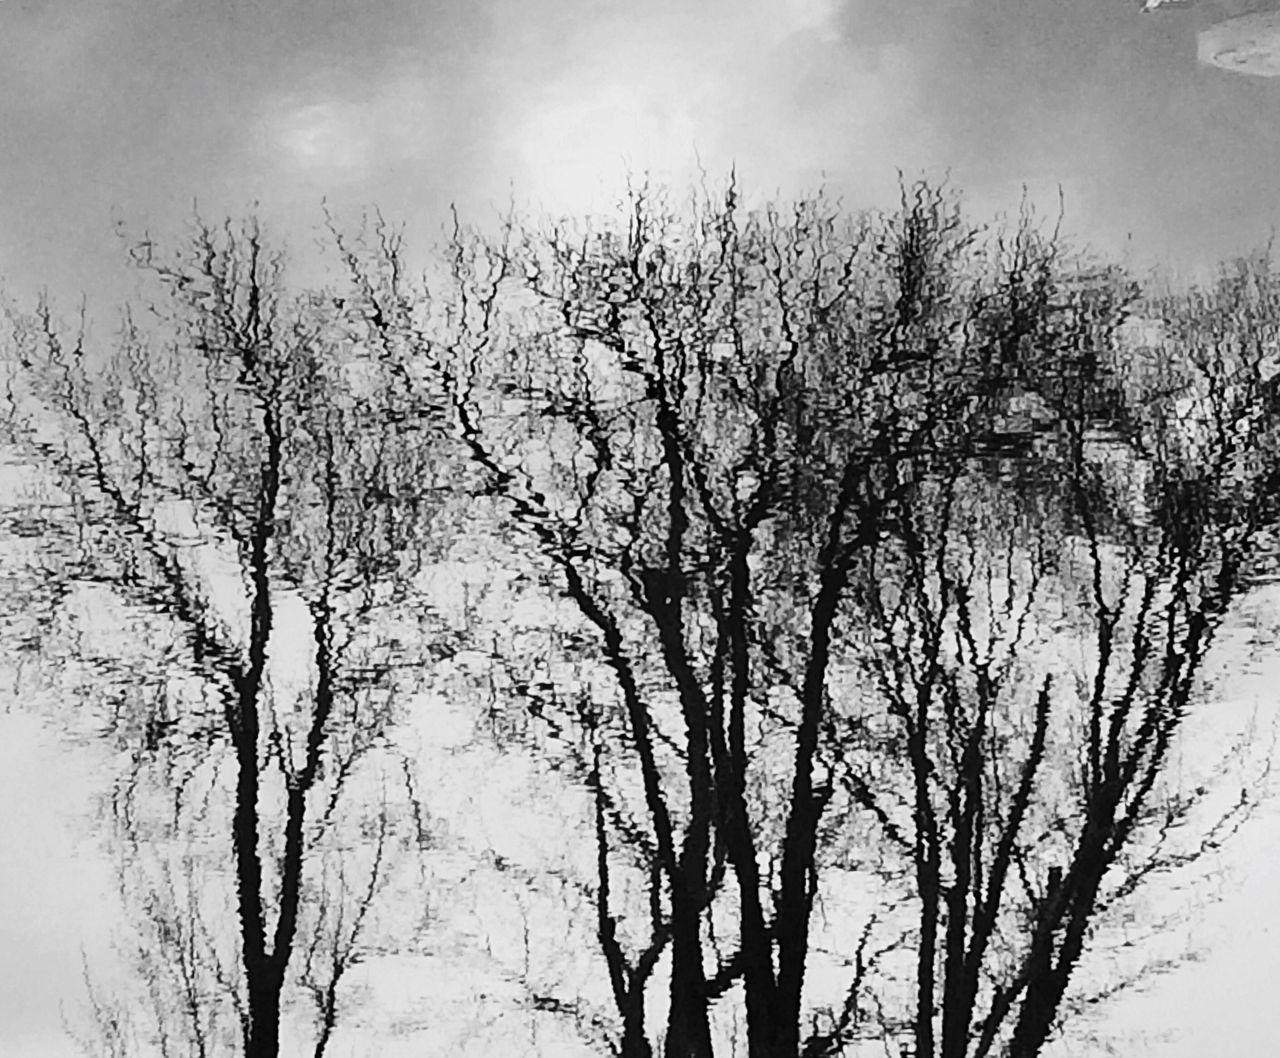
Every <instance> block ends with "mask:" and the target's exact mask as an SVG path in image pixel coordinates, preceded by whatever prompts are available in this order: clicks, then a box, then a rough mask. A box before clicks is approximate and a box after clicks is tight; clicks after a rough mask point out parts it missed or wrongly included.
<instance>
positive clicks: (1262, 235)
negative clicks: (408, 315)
mask: <svg viewBox="0 0 1280 1058" xmlns="http://www.w3.org/2000/svg"><path fill="white" fill-rule="evenodd" d="M1250 6H1257V5H1256V3H1252V2H1251V0H1227V2H1224V0H1215V2H1214V3H1211V4H1205V3H1195V2H1193V3H1186V4H1178V3H1165V4H1163V5H1162V6H1160V7H1159V9H1157V10H1155V11H1151V12H1143V10H1142V5H1141V4H1140V3H1138V2H1137V0H1071V2H1064V0H945V2H943V0H895V2H894V3H886V2H884V0H706V2H700V3H698V4H688V3H683V2H680V0H641V2H634V0H631V2H626V3H623V2H620V0H481V2H476V0H418V2H413V0H362V2H361V3H359V4H356V3H352V2H347V0H272V2H271V3H256V2H251V0H220V2H219V3H216V4H214V3H196V2H191V0H187V2H182V0H4V2H3V3H0V144H2V145H3V150H0V276H3V277H4V280H5V283H6V285H7V287H8V289H9V290H10V291H11V292H13V293H15V294H27V293H29V292H30V291H33V290H35V289H37V288H39V287H41V286H43V285H48V286H49V287H50V288H51V289H52V290H53V291H54V292H55V293H58V294H60V295H61V296H63V297H67V298H72V299H74V298H75V297H76V296H77V295H78V294H79V293H80V292H82V291H87V292H89V293H90V294H91V295H100V296H104V297H110V296H113V295H114V294H115V292H116V291H117V289H118V287H116V286H115V285H114V284H115V283H116V282H118V280H119V276H120V275H121V269H120V261H121V259H122V254H121V248H120V246H119V245H118V242H117V241H116V239H115V237H114V234H113V232H114V225H115V223H116V222H118V221H122V222H124V224H125V226H126V228H127V230H129V231H132V232H138V231H139V230H141V229H142V228H143V227H147V226H149V227H151V229H152V230H153V232H159V233H166V232H176V231H179V230H180V225H181V223H182V222H183V220H184V219H186V218H188V217H189V216H190V215H191V211H192V208H193V204H194V205H195V206H198V207H199V209H200V210H201V211H202V212H204V213H205V214H207V215H213V216H218V215H222V214H225V213H228V212H230V213H236V214H239V213H244V212H245V211H247V210H249V209H251V208H254V204H255V203H257V204H258V208H259V209H260V211H261V212H262V213H263V215H264V216H266V218H267V219H268V221H269V222H270V223H272V224H273V225H274V226H275V228H276V230H277V231H279V232H282V233H284V234H286V235H287V237H288V238H289V239H290V241H291V242H292V243H293V244H295V245H296V246H300V247H302V248H303V249H304V250H305V249H306V248H307V247H308V246H309V245H310V242H311V236H312V229H313V227H314V226H315V225H316V223H317V222H318V221H319V220H320V203H321V201H322V199H325V198H327V199H328V200H329V201H330V202H331V203H333V204H335V205H337V206H341V207H354V206H357V205H365V204H378V205H380V206H381V207H382V208H383V209H384V210H385V211H386V213H387V214H388V216H390V217H391V218H392V219H395V220H399V221H402V222H404V223H405V224H406V225H407V226H408V229H409V232H410V237H411V239H415V238H416V239H417V240H418V241H419V242H420V243H421V244H422V245H424V246H425V245H426V244H427V243H429V242H430V241H432V240H433V239H434V238H435V236H436V235H437V233H438V231H439V227H440V225H441V223H442V222H443V220H444V216H445V210H446V208H447V207H448V205H449V203H451V202H457V203H458V204H459V206H460V207H461V208H462V209H463V212H464V215H466V216H471V217H476V218H483V217H488V216H491V215H492V213H493V212H494V211H495V210H496V209H499V208H501V207H502V206H503V205H505V203H506V202H507V201H508V200H509V198H511V197H513V196H514V198H515V200H516V201H517V203H519V204H521V205H525V206H529V207H531V208H535V209H538V208H547V209H551V210H553V211H568V212H575V211H581V210H584V209H594V208H601V207H605V206H607V205H608V204H609V203H611V202H612V201H615V200H616V198H617V196H618V194H619V193H620V191H621V190H622V182H623V175H624V173H625V172H626V171H628V170H631V171H634V172H643V171H646V170H648V171H652V172H653V173H654V174H655V175H657V176H659V177H662V178H668V179H671V180H672V181H673V182H675V183H677V184H679V183H681V182H682V181H687V180H688V179H689V178H690V177H691V176H692V174H693V172H694V171H695V169H696V165H697V164H698V162H699V160H700V161H701V163H702V165H703V166H704V167H705V168H706V169H707V170H708V171H709V172H710V173H711V174H712V175H713V176H715V175H717V174H721V173H723V172H725V171H726V170H727V168H728V167H729V166H730V165H736V166H737V168H738V172H739V174H740V177H741V180H742V183H743V185H744V187H745V188H746V189H747V190H748V191H749V192H751V193H752V194H755V195H761V196H762V195H769V194H773V193H781V194H783V195H786V194H791V193H795V192H797V191H803V190H808V189H812V188H813V187H814V186H816V185H817V184H818V183H819V182H824V183H825V184H826V185H827V186H828V187H831V188H833V189H835V190H838V191H839V192H841V193H843V194H844V195H845V197H846V201H847V202H848V203H849V205H850V206H851V207H859V206H868V205H884V204H887V203H888V202H889V201H891V198H892V195H893V191H894V187H895V183H896V180H897V170H898V169H899V168H901V169H903V170H904V171H905V172H906V173H907V174H908V176H915V175H920V174H925V175H930V176H933V177H941V176H943V175H946V174H948V173H949V174H950V179H951V181H952V182H953V184H954V185H955V186H956V187H957V188H959V189H961V190H962V191H964V192H965V193H966V194H967V195H968V196H969V198H970V200H971V202H972V203H973V205H974V209H975V211H976V212H977V213H978V214H980V215H984V216H985V215H986V214H987V213H988V212H989V211H992V210H996V209H1008V208H1013V207H1016V205H1017V201H1018V197H1019V195H1020V193H1021V189H1022V187H1023V186H1026V187H1028V188H1029V189H1030V191H1031V193H1032V195H1033V196H1040V197H1042V198H1045V200H1046V201H1056V196H1057V191H1058V188H1061V190H1062V192H1063V195H1064V197H1065V201H1066V211H1067V216H1066V226H1067V228H1068V229H1069V230H1070V231H1072V232H1074V233H1076V234H1077V236H1078V237H1079V238H1080V239H1081V240H1082V241H1084V242H1087V243H1089V244H1090V245H1092V246H1095V247H1098V248H1099V249H1102V250H1105V251H1107V252H1114V253H1119V254H1123V255H1127V256H1128V257H1129V259H1131V260H1133V261H1135V262H1137V263H1139V264H1141V265H1142V266H1145V265H1146V264H1148V263H1150V262H1152V261H1158V262H1161V263H1163V264H1165V265H1168V266H1173V267H1177V268H1188V269H1189V268H1195V267H1202V266H1204V265H1206V264H1208V263H1210V262H1212V261H1214V260H1216V259H1217V258H1219V257H1221V256H1223V255H1226V254H1234V253H1239V252H1244V251H1247V250H1249V249H1252V248H1254V247H1256V246H1258V245H1259V244H1260V243H1262V242H1263V241H1265V239H1266V238H1267V236H1268V234H1269V232H1270V229H1271V228H1272V227H1273V226H1274V225H1275V224H1276V221H1277V218H1278V213H1280V207H1278V202H1280V199H1278V198H1277V195H1276V190H1277V182H1278V181H1280V131H1278V125H1277V113H1278V112H1280V111H1278V110H1277V107H1280V80H1273V79H1265V78H1253V77H1246V76H1241V75H1238V74H1231V73H1228V72H1225V71H1222V70H1219V69H1216V68H1213V67H1209V66H1204V65H1200V64H1198V63H1197V61H1196V33H1197V32H1198V31H1199V30H1201V29H1203V28H1204V27H1205V26H1207V25H1208V24H1210V23H1211V22H1213V21H1214V20H1216V19H1219V18H1221V17H1222V16H1223V15H1224V14H1232V13H1236V12H1237V11H1239V10H1244V9H1247V8H1248V7H1250Z"/></svg>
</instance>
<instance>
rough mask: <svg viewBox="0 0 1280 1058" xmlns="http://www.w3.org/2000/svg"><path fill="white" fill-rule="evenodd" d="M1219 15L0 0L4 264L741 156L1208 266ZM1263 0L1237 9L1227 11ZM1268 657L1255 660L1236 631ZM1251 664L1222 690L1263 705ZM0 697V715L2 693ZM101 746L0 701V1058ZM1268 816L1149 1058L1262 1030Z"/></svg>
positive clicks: (1255, 191)
mask: <svg viewBox="0 0 1280 1058" xmlns="http://www.w3.org/2000/svg"><path fill="white" fill-rule="evenodd" d="M1247 6H1249V5H1246V4H1242V3H1240V2H1235V3H1221V2H1219V3H1211V4H1204V3H1190V4H1166V5H1162V6H1161V7H1160V9H1159V10H1156V11H1152V12H1150V13H1143V12H1142V11H1141V4H1140V3H1138V2H1126V0H893V2H888V0H703V2H699V3H696V4H691V3H687V2H684V0H628V2H621V0H361V2H360V3H358V4H357V3H354V2H352V0H269V2H267V0H263V2H253V0H218V2H216V3H214V2H207V0H206V2H195V0H188V2H182V0H7V2H3V3H0V145H2V146H3V149H0V277H2V278H3V283H4V285H5V287H6V288H7V290H8V291H9V292H11V293H12V294H14V295H16V296H19V297H26V296H29V295H30V294H31V293H32V292H33V291H35V290H37V289H39V288H40V287H41V286H44V285H47V286H48V287H49V288H50V289H51V290H53V291H54V293H55V294H56V295H57V296H58V297H59V300H60V301H61V302H62V303H63V304H64V305H68V304H70V303H71V302H73V301H74V300H75V299H76V298H77V297H78V296H79V293H80V292H81V291H84V292H87V293H88V294H89V295H90V298H91V305H94V306H96V307H98V308H105V306H106V304H107V301H106V299H108V298H110V297H112V296H114V295H115V294H116V293H118V292H119V291H120V290H122V289H124V281H123V278H122V277H123V270H122V269H121V268H120V261H121V257H122V255H121V252H120V251H121V247H120V245H119V244H118V242H117V240H116V238H115V236H114V234H113V231H114V227H113V226H114V224H115V222H116V221H122V222H123V223H124V224H125V226H126V227H127V229H128V230H129V231H132V232H135V233H137V232H140V231H141V230H142V229H143V228H144V227H147V226H149V227H150V228H151V229H152V231H153V232H155V233H157V234H160V235H163V234H165V233H168V232H176V231H177V230H178V227H179V225H180V224H181V223H182V221H183V219H184V217H187V216H190V211H191V209H192V204H193V202H194V203H197V204H198V206H199V208H200V210H201V212H202V213H203V214H205V215H206V216H217V215H220V214H224V213H227V212H231V213H237V214H238V213H242V212H244V211H246V210H247V209H249V208H250V207H251V206H252V204H253V203H255V202H257V203H260V209H261V212H262V214H263V215H264V216H265V217H266V219H267V221H268V223H270V224H272V225H274V226H275V227H276V228H277V230H279V231H282V232H284V233H285V234H287V235H288V236H289V238H290V239H291V241H292V242H293V243H294V244H295V245H296V246H298V247H299V248H300V249H301V250H302V251H303V252H305V251H306V250H307V249H308V247H309V246H310V245H311V238H312V235H313V234H314V228H315V226H316V225H317V223H318V222H319V220H320V218H321V212H320V204H321V201H322V199H323V198H325V197H327V198H328V200H329V201H330V203H332V204H333V205H335V206H337V207H339V208H350V207H355V206H358V205H361V204H370V203H376V204H378V205H380V206H381V207H382V208H383V210H384V211H385V212H386V214H387V215H388V217H389V218H391V219H392V220H398V221H403V222H404V223H405V224H406V225H407V226H408V230H409V234H410V236H411V238H415V239H417V240H418V241H419V242H427V241H430V240H431V239H433V238H434V236H435V234H436V232H437V231H438V229H439V226H440V224H441V223H442V222H443V220H444V218H445V210H446V209H447V206H448V205H449V203H450V202H455V201H456V202H457V203H458V205H459V206H460V208H461V209H462V211H463V213H464V216H473V217H477V218H479V219H483V218H485V217H487V216H491V215H492V213H493V212H494V211H495V210H497V209H500V208H502V207H503V206H504V204H505V203H506V202H507V201H508V199H509V198H510V197H511V196H514V199H515V201H516V202H517V203H518V204H528V205H533V206H535V207H537V206H542V207H546V208H549V209H552V210H556V211H569V212H572V211H580V210H583V209H599V208H603V207H606V206H607V205H608V203H609V202H611V201H613V200H614V199H616V197H617V196H618V194H619V193H620V191H621V189H622V180H623V175H624V173H625V172H626V171H627V170H631V171H633V172H641V171H644V170H651V171H652V172H653V173H654V174H655V175H657V176H659V177H667V178H671V179H673V180H675V181H676V182H677V184H679V183H680V182H681V181H687V180H688V179H690V177H691V176H692V174H693V173H694V172H695V170H696V166H697V164H698V161H699V160H700V162H701V164H702V165H703V166H704V167H705V168H706V169H707V171H708V172H709V174H710V175H711V176H712V178H713V179H714V178H716V177H718V176H720V175H722V174H723V173H724V172H725V170H726V169H727V167H728V166H729V165H730V164H736V166H737V168H738V172H739V174H740V180H741V182H742V184H743V185H744V186H745V187H746V188H747V189H748V190H749V191H751V192H753V193H755V194H763V193H773V192H775V191H781V192H782V193H783V194H786V193H789V192H793V191H798V190H805V189H811V188H813V187H814V186H816V185H817V184H818V183H820V182H825V184H826V185H827V186H828V187H829V188H831V189H833V190H835V191H837V192H839V193H841V194H843V195H844V197H845V200H846V201H847V202H848V203H849V205H850V206H855V207H856V206H863V205H884V204H888V203H889V202H890V201H891V199H892V196H893V194H894V189H895V186H896V181H897V170H898V169H899V168H901V169H902V170H904V171H905V173H906V174H907V176H908V178H911V177H913V176H915V175H918V174H921V173H924V174H927V175H931V176H934V177H940V176H943V175H945V174H948V173H949V175H950V180H951V182H952V183H953V184H954V185H955V186H956V187H957V188H959V189H961V190H962V191H964V192H965V193H966V195H967V196H968V198H969V200H970V202H971V203H972V204H973V207H974V210H975V211H976V212H977V213H978V214H979V215H982V214H986V213H989V212H991V211H993V210H997V209H1006V210H1008V209H1014V208H1016V206H1017V203H1018V198H1019V195H1020V193H1021V189H1022V188H1023V187H1024V186H1025V187H1027V188H1028V189H1029V191H1030V193H1031V194H1032V195H1033V197H1035V198H1037V199H1038V200H1042V201H1046V202H1051V203H1052V204H1053V206H1054V207H1055V208H1056V202H1057V195H1058V190H1059V188H1060V189H1061V191H1062V194H1063V196H1064V199H1065V205H1066V225H1065V226H1066V229H1067V230H1068V231H1069V232H1072V233H1074V234H1075V235H1076V236H1077V237H1078V239H1079V240H1080V241H1083V242H1087V243H1089V244H1091V245H1093V246H1095V247H1097V248H1099V249H1101V250H1104V251H1106V252H1109V253H1115V254H1119V255H1122V256H1124V257H1125V258H1126V259H1127V260H1129V261H1130V262H1131V263H1133V264H1135V265H1136V266H1138V267H1146V266H1147V265H1149V264H1151V263H1155V262H1158V263H1161V264H1164V265H1166V266H1169V267H1173V268H1176V269H1179V270H1183V271H1193V270H1198V269H1203V268H1204V267H1206V266H1208V265H1210V264H1211V263H1212V262H1213V261H1215V260H1217V259H1219V258H1220V257H1222V256H1224V255H1228V254H1233V253H1239V252H1245V251H1248V250H1251V249H1254V248H1256V247H1258V246H1260V245H1261V244H1263V243H1264V242H1265V241H1266V240H1267V238H1268V236H1269V234H1270V232H1271V231H1272V229H1273V228H1274V227H1275V226H1276V224H1277V220H1278V219H1280V194H1277V192H1278V191H1280V79H1274V80H1271V79H1264V78H1253V77H1247V76H1240V75H1235V74H1231V73H1228V72H1225V71H1223V70H1219V69H1216V68H1212V67H1208V66H1204V65H1201V64H1198V63H1197V61H1196V50H1197V49H1196V35H1197V33H1198V32H1199V31H1200V30H1202V29H1204V28H1205V27H1206V26H1208V25H1209V24H1210V23H1212V22H1213V21H1215V20H1217V19H1219V18H1222V17H1223V16H1224V15H1230V14H1236V13H1238V12H1239V11H1241V10H1244V9H1245V8H1246V7H1247ZM1252 6H1253V7H1256V6H1258V5H1257V4H1254V5H1252ZM1264 651H1265V653H1267V654H1270V653H1272V649H1271V647H1270V645H1266V646H1264ZM1278 677H1280V662H1271V661H1269V660H1268V661H1266V662H1265V664H1264V666H1263V668H1262V669H1261V670H1259V672H1257V673H1255V674H1253V675H1251V676H1241V677H1240V678H1239V679H1238V680H1237V681H1236V683H1235V684H1234V685H1233V686H1234V688H1235V689H1234V690H1233V691H1232V694H1233V696H1235V697H1236V698H1238V699H1240V700H1243V701H1246V702H1251V701H1254V700H1257V701H1258V702H1260V703H1262V704H1263V705H1264V707H1266V706H1268V703H1269V697H1270V693H1271V689H1272V688H1274V686H1275V685H1276V680H1277V678H1278ZM0 708H2V706H0ZM101 763H102V762H101V760H100V759H99V758H98V757H96V756H95V755H94V754H93V753H92V752H91V751H89V750H84V749H68V748H66V747H65V746H63V745H61V744H59V742H58V741H57V738H56V734H51V733H50V732H47V731H45V732H42V731H41V729H40V728H39V726H38V725H36V724H34V723H32V722H30V721H29V720H28V719H26V718H24V716H22V715H21V714H20V713H18V712H12V711H11V712H9V713H7V714H2V713H0V804H2V805H3V806H4V811H2V812H0V849H3V850H4V852H3V854H0V1054H4V1055H16V1056H19V1058H24V1056H27V1055H30V1056H33V1058H44V1056H45V1055H50V1056H53V1055H57V1054H61V1053H64V1052H63V1050H61V1048H64V1047H65V1043H64V1041H63V1040H62V1037H61V1034H60V1033H61V1030H60V1023H59V1004H60V1003H63V1002H69V1003H74V1002H76V1001H77V1000H78V985H79V958H80V955H79V950H80V947H81V945H82V944H83V945H85V946H86V947H87V948H90V949H93V948H94V947H95V946H97V945H99V944H101V943H103V940H104V937H105V933H106V930H107V925H106V924H104V923H103V921H102V915H101V914H100V908H101V906H102V905H101V902H100V901H99V899H98V894H99V893H101V892H102V890H103V887H104V886H107V885H109V884H110V878H109V874H108V873H107V872H106V867H105V866H104V864H103V863H102V862H100V860H99V859H97V858H95V853H94V852H93V842H92V840H91V830H90V824H89V823H88V822H87V819H88V816H87V812H88V804H87V797H88V793H89V792H90V791H91V790H92V789H94V788H95V783H96V779H95V778H94V770H95V769H96V768H98V767H100V766H101ZM1277 830H1278V828H1277V827H1275V826H1271V825H1267V826H1265V827H1263V826H1260V827H1258V828H1255V829H1254V830H1252V831H1250V832H1247V834H1246V836H1245V840H1244V845H1243V846H1242V849H1241V850H1239V851H1238V853H1237V859H1236V862H1237V863H1239V864H1241V873H1240V874H1239V875H1238V876H1237V878H1236V887H1235V888H1231V887H1228V888H1227V889H1225V890H1224V900H1223V903H1222V904H1221V905H1220V906H1219V907H1218V908H1217V909H1216V910H1211V911H1209V912H1206V919H1205V922H1206V925H1205V927H1204V928H1205V931H1206V932H1205V937H1206V939H1212V940H1213V941H1214V947H1213V954H1212V956H1211V957H1209V958H1208V959H1207V960H1206V961H1204V962H1200V963H1193V964H1190V965H1188V966H1187V967H1185V968H1184V969H1183V970H1181V971H1179V972H1177V973H1176V974H1173V975H1171V976H1169V977H1168V978H1167V979H1165V980H1164V981H1163V982H1161V983H1160V984H1159V985H1158V986H1156V987H1155V988H1153V990H1152V992H1151V993H1150V995H1149V996H1147V997H1143V998H1140V999H1137V1000H1127V1001H1126V1004H1125V1005H1124V1006H1123V1007H1122V1009H1121V1010H1119V1011H1118V1013H1117V1014H1116V1018H1117V1024H1121V1023H1122V1024H1124V1025H1127V1026H1132V1027H1138V1028H1145V1029H1149V1030H1152V1032H1153V1033H1157V1034H1158V1032H1159V1031H1160V1030H1161V1029H1162V1028H1163V1027H1164V1026H1166V1025H1168V1026H1169V1027H1170V1028H1171V1030H1172V1029H1180V1030H1181V1031H1179V1032H1174V1033H1172V1038H1171V1039H1169V1040H1168V1041H1166V1042H1163V1043H1159V1044H1158V1045H1157V1044H1154V1043H1153V1044H1152V1049H1151V1051H1150V1053H1152V1054H1158V1055H1160V1056H1161V1058H1192V1056H1199V1055H1206V1054H1215V1053H1225V1052H1229V1053H1231V1054H1233V1055H1234V1056H1235V1058H1251V1056H1256V1058H1264V1056H1266V1058H1270V1056H1272V1055H1274V1054H1275V1053H1276V1052H1275V1046H1274V1040H1275V1039H1277V1038H1280V1013H1278V1012H1277V1011H1278V1008H1277V1006H1276V1004H1275V1002H1274V982H1275V981H1276V980H1280V954H1277V950H1276V949H1277V946H1276V945H1275V944H1274V938H1275V935H1276V929H1277V926H1278V925H1280V909H1277V905H1276V902H1275V900H1274V898H1273V897H1274V892H1275V886H1276V883H1277V881H1280V871H1278V870H1277V867H1276V866H1275V863H1276V859H1277V857H1276V855H1275V851H1276V848H1277Z"/></svg>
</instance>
